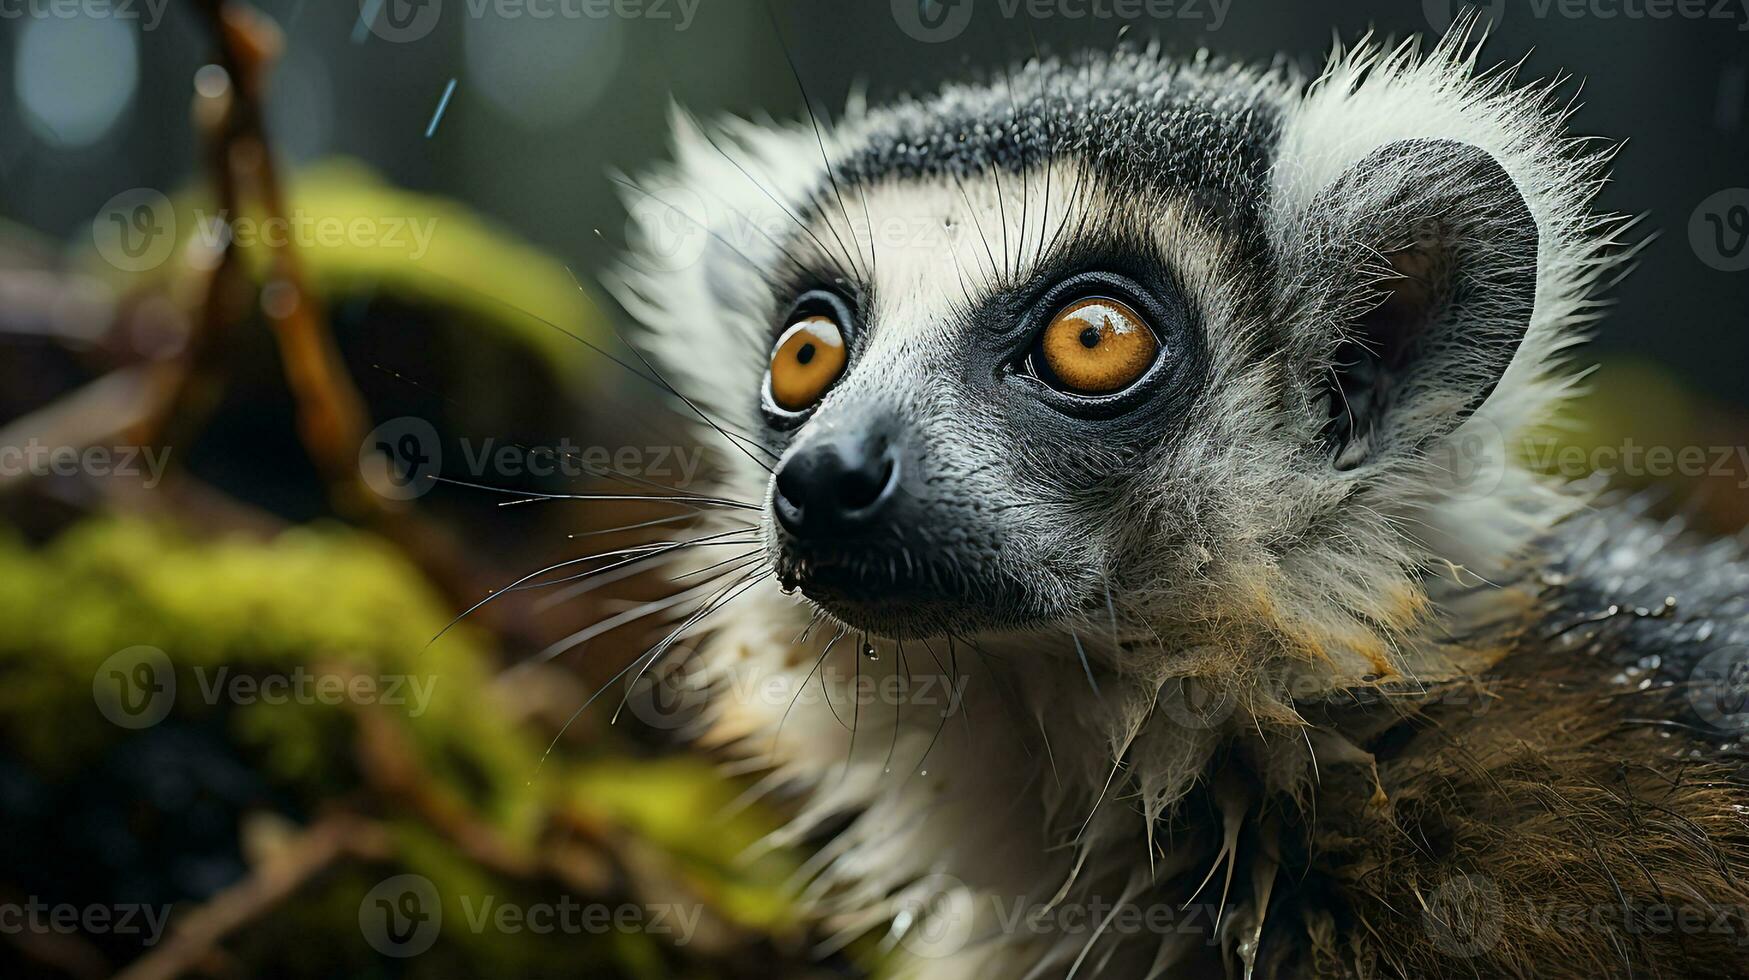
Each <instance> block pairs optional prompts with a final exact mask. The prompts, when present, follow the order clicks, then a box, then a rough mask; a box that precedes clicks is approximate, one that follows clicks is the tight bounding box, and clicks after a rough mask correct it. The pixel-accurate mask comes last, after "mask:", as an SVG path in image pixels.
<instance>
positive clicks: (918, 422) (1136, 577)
mask: <svg viewBox="0 0 1749 980" xmlns="http://www.w3.org/2000/svg"><path fill="white" fill-rule="evenodd" d="M1469 68H1470V65H1469V64H1468V63H1467V61H1466V59H1464V58H1463V57H1462V56H1461V55H1460V52H1459V45H1458V44H1457V43H1456V42H1451V43H1448V44H1447V45H1446V46H1444V47H1442V48H1441V49H1440V51H1439V52H1438V53H1436V54H1435V56H1433V57H1431V58H1428V59H1425V60H1417V59H1416V58H1415V57H1414V56H1412V55H1411V54H1409V53H1408V52H1407V51H1406V50H1404V51H1399V52H1398V53H1396V54H1393V55H1388V56H1387V55H1380V54H1379V53H1377V52H1361V53H1359V54H1356V55H1352V56H1349V57H1347V58H1339V59H1338V61H1337V62H1336V64H1335V66H1334V67H1333V68H1332V69H1331V72H1330V74H1329V75H1327V76H1326V77H1325V78H1323V79H1322V80H1320V81H1319V82H1317V83H1315V84H1313V85H1311V86H1306V85H1303V84H1302V83H1301V82H1300V81H1299V80H1298V79H1296V78H1295V77H1293V76H1291V75H1288V74H1283V73H1270V74H1265V73H1256V72H1252V71H1248V70H1244V69H1241V68H1237V67H1232V66H1227V65H1223V64H1219V63H1215V62H1212V61H1208V60H1206V59H1198V60H1196V61H1194V62H1190V63H1179V62H1174V61H1171V60H1167V59H1165V58H1163V57H1161V56H1160V55H1158V54H1157V53H1156V52H1153V51H1126V52H1120V53H1117V54H1114V55H1097V56H1091V57H1085V58H1082V59H1079V60H1072V61H1067V62H1049V61H1046V62H1033V63H1030V64H1028V65H1026V66H1024V67H1022V68H1020V69H1018V70H1017V71H1015V72H1012V73H1005V74H1002V75H1000V76H998V77H996V78H995V79H993V80H991V81H989V82H987V83H983V84H973V85H966V86H952V87H949V88H947V89H945V90H944V91H942V92H940V93H939V94H937V95H934V96H933V97H930V98H927V99H923V100H917V101H904V102H900V103H898V104H896V105H893V106H890V107H887V108H882V109H876V110H869V109H865V108H863V107H861V106H859V105H858V106H852V108H851V110H850V111H849V112H848V113H847V114H846V115H845V117H844V118H842V119H840V120H838V121H836V122H834V123H831V124H827V123H821V124H819V125H818V126H817V127H816V126H815V125H814V124H812V123H806V122H805V123H803V124H801V125H799V126H791V127H769V126H755V125H752V124H741V123H730V124H728V125H726V126H723V127H721V128H717V129H712V130H705V129H702V128H699V127H697V126H695V125H693V124H692V123H690V122H689V121H688V120H686V119H685V118H684V117H681V118H679V122H678V132H679V135H678V141H677V142H678V161H677V164H676V166H675V168H674V169H673V170H672V171H670V172H665V173H663V174H661V175H658V176H657V177H656V178H655V179H654V180H653V181H651V182H650V183H648V184H646V190H644V191H640V192H638V193H637V194H635V195H633V197H632V203H633V205H634V207H635V208H636V210H638V211H639V212H640V213H642V214H644V215H645V216H646V217H647V218H648V219H649V220H650V221H651V222H655V221H662V222H663V224H664V225H666V226H668V227H670V228H672V222H673V220H674V214H672V213H669V212H672V211H675V210H676V208H677V207H678V208H679V210H681V211H684V212H685V215H684V220H685V221H686V222H688V223H690V224H693V225H696V227H697V228H698V229H702V230H703V233H702V234H701V237H700V241H699V245H700V246H701V247H702V249H703V254H702V256H701V257H699V258H698V260H697V261H696V262H691V263H685V264H681V267H679V268H676V267H675V265H676V263H672V262H663V261H661V257H660V256H658V255H656V254H655V253H654V252H653V244H654V242H655V241H656V239H657V238H658V237H659V235H658V232H659V228H658V227H656V226H651V227H648V228H646V229H645V235H644V238H645V245H644V252H643V255H642V256H641V258H635V259H634V260H633V261H632V262H630V263H629V264H628V266H627V268H626V269H625V271H624V275H623V278H622V280H621V285H622V287H623V288H622V289H621V296H622V298H623V299H624V300H625V301H626V303H627V305H628V306H629V307H630V308H631V309H632V310H633V312H634V313H636V314H637V315H638V316H639V317H640V318H641V319H643V320H644V321H645V322H646V323H647V324H648V325H649V326H650V327H651V328H652V330H653V331H654V332H655V337H656V339H655V340H654V342H653V345H654V346H655V347H656V349H657V350H658V353H659V354H660V355H661V356H662V357H663V358H664V360H665V363H666V366H667V367H668V368H670V369H672V370H673V371H674V372H675V373H676V374H678V375H679V376H680V377H681V378H682V379H684V380H683V381H682V382H681V384H683V385H684V390H685V392H686V394H687V395H688V396H689V397H691V398H692V399H694V400H695V401H697V402H698V403H699V404H700V405H701V406H704V407H705V408H706V409H707V411H710V412H712V413H716V414H717V415H719V416H721V417H724V418H725V419H727V420H728V421H729V422H730V423H731V424H732V425H733V426H735V427H738V428H739V429H740V431H742V432H745V433H748V434H750V435H751V436H752V437H753V438H754V439H756V440H757V442H759V443H760V444H762V445H763V447H765V449H766V450H767V451H768V452H769V456H767V457H763V458H765V459H767V460H768V461H770V463H771V466H770V469H771V470H772V472H767V471H766V469H764V468H761V467H756V466H754V465H753V463H752V462H747V461H742V463H741V465H740V466H739V468H738V469H737V471H736V475H735V476H734V478H733V480H732V481H731V482H732V483H733V484H734V486H733V487H732V489H733V490H734V491H736V492H738V493H740V494H742V495H743V496H744V499H748V500H756V501H758V502H760V503H761V504H762V506H763V529H764V538H765V541H766V546H767V548H768V551H769V556H770V559H771V565H772V567H773V569H774V573H775V575H776V576H777V577H778V578H779V579H780V580H781V581H782V582H783V583H784V584H786V585H789V586H793V587H796V588H799V590H800V592H801V593H802V594H803V595H804V596H805V597H806V598H807V599H808V600H810V601H811V602H812V603H815V604H817V605H818V607H819V608H821V609H823V610H825V611H826V612H827V613H829V614H830V615H831V616H833V617H835V618H836V619H838V620H840V621H842V623H844V624H847V625H848V626H849V627H851V628H854V629H860V630H867V631H870V632H874V633H878V634H883V635H891V636H898V637H904V636H909V635H924V636H929V635H939V634H941V633H943V632H958V633H962V634H963V633H968V632H974V631H1009V630H1038V629H1052V628H1063V629H1068V630H1075V629H1088V630H1094V631H1096V628H1094V627H1092V626H1091V624H1096V623H1103V622H1105V619H1106V616H1107V615H1108V614H1110V613H1112V612H1114V611H1116V610H1121V611H1123V612H1124V613H1125V614H1126V618H1133V619H1141V620H1144V621H1147V622H1149V623H1151V624H1158V623H1159V622H1161V621H1168V622H1177V623H1201V624H1205V625H1207V626H1210V627H1221V626H1223V625H1232V624H1253V625H1258V626H1260V627H1261V628H1265V631H1266V632H1270V633H1271V634H1272V635H1275V636H1277V637H1278V639H1280V641H1281V643H1282V644H1283V645H1285V647H1288V648H1297V649H1290V650H1289V651H1288V652H1290V653H1302V654H1307V655H1309V656H1313V657H1317V656H1325V657H1329V658H1336V659H1339V658H1340V657H1342V656H1348V657H1351V658H1355V659H1354V661H1353V662H1354V663H1355V664H1356V665H1358V668H1357V670H1356V673H1357V674H1359V673H1374V674H1377V673H1380V672H1381V671H1383V672H1388V671H1389V670H1390V663H1389V661H1390V657H1389V655H1388V650H1387V648H1388V647H1390V646H1391V645H1392V640H1391V638H1390V636H1391V632H1392V630H1394V629H1399V628H1402V627H1404V626H1405V625H1406V624H1407V623H1408V622H1409V621H1410V620H1412V619H1414V618H1415V617H1416V616H1418V615H1419V612H1420V610H1421V608H1422V607H1423V606H1424V605H1425V603H1424V601H1423V596H1424V589H1423V587H1422V585H1421V582H1422V580H1423V577H1424V576H1425V575H1426V574H1427V572H1428V569H1429V568H1430V567H1431V566H1432V565H1433V564H1434V563H1435V562H1439V561H1443V562H1453V563H1459V564H1470V565H1474V564H1477V563H1481V562H1484V561H1486V560H1489V559H1492V558H1497V557H1499V556H1500V555H1502V554H1504V553H1505V552H1506V551H1507V550H1509V544H1508V542H1510V541H1512V540H1513V539H1515V538H1520V537H1521V535H1522V533H1523V529H1522V527H1521V526H1520V525H1519V524H1517V523H1515V522H1514V521H1513V520H1511V519H1510V518H1511V517H1512V516H1513V515H1518V514H1520V513H1521V512H1522V511H1523V510H1524V508H1522V507H1519V506H1517V504H1518V503H1521V502H1522V500H1523V499H1526V498H1527V497H1528V496H1530V495H1531V493H1532V491H1531V489H1530V485H1529V484H1528V483H1527V482H1525V481H1523V480H1521V479H1520V478H1519V477H1518V476H1517V475H1516V474H1512V473H1508V474H1506V475H1505V476H1504V477H1502V476H1501V475H1500V474H1499V473H1495V474H1493V476H1491V477H1490V478H1489V485H1488V486H1485V487H1480V488H1475V487H1470V486H1466V485H1465V484H1464V483H1463V479H1464V478H1465V477H1466V476H1467V474H1466V473H1464V472H1461V470H1462V468H1463V467H1464V466H1465V465H1467V464H1468V463H1469V462H1470V460H1469V459H1468V458H1467V456H1466V455H1465V454H1464V453H1458V454H1455V455H1454V453H1453V451H1452V449H1453V446H1454V445H1457V443H1456V442H1455V440H1459V439H1463V440H1467V441H1466V442H1465V443H1464V445H1467V446H1470V447H1474V446H1476V445H1478V444H1480V445H1484V446H1488V445H1498V444H1499V443H1500V441H1501V440H1500V438H1499V435H1500V433H1503V432H1510V431H1511V430H1512V429H1513V428H1515V427H1516V426H1517V425H1518V424H1519V423H1520V422H1521V421H1522V420H1524V419H1526V418H1527V417H1529V416H1530V415H1531V414H1532V413H1533V412H1534V411H1535V410H1536V409H1537V408H1538V407H1539V406H1540V405H1541V404H1543V403H1544V402H1546V401H1547V400H1548V399H1549V398H1550V397H1552V395H1553V394H1554V393H1555V392H1556V391H1557V390H1558V389H1559V387H1560V385H1559V383H1557V382H1553V381H1549V380H1548V379H1547V368H1548V366H1549V363H1550V361H1551V358H1552V356H1553V355H1554V353H1555V352H1556V351H1557V350H1558V349H1560V347H1561V346H1563V345H1564V344H1565V343H1566V342H1567V341H1566V339H1565V337H1564V335H1563V334H1562V333H1561V331H1560V330H1558V329H1557V328H1556V325H1557V324H1560V323H1562V322H1563V321H1565V322H1567V323H1571V322H1572V321H1573V319H1574V318H1575V314H1578V313H1581V312H1582V310H1583V309H1584V293H1585V285H1586V284H1587V283H1588V282H1589V281H1590V280H1591V279H1592V278H1593V277H1594V275H1595V271H1596V267H1597V266H1598V264H1599V259H1598V256H1597V245H1596V243H1595V240H1594V239H1595V236H1594V235H1593V234H1591V233H1593V232H1594V231H1595V229H1594V228H1593V227H1592V226H1591V225H1589V224H1587V223H1586V222H1587V220H1588V219H1585V218H1584V217H1583V216H1584V213H1585V212H1584V206H1583V202H1584V199H1585V198H1586V196H1587V195H1588V194H1589V193H1590V192H1591V190H1593V189H1594V186H1595V182H1596V179H1597V173H1596V163H1595V161H1594V160H1591V159H1589V158H1586V157H1583V156H1580V155H1577V154H1576V152H1575V151H1573V149H1572V147H1571V146H1569V145H1568V144H1567V143H1565V142H1564V141H1563V138H1562V137H1561V136H1560V135H1559V133H1558V128H1559V127H1558V120H1557V119H1556V118H1555V117H1554V115H1553V114H1551V113H1549V112H1548V111H1547V110H1546V107H1545V106H1544V104H1543V102H1542V101H1541V100H1542V98H1544V97H1546V95H1545V96H1527V95H1525V94H1523V93H1522V92H1515V91H1512V90H1511V89H1509V88H1508V87H1507V83H1506V82H1505V81H1504V80H1502V79H1495V80H1483V81H1476V80H1473V79H1471V78H1469V75H1470V71H1469ZM674 188H680V190H679V191H678V193H676V192H675V191H674ZM645 195H648V196H647V197H646V196H645ZM676 201H679V202H687V203H683V204H681V205H678V206H677V205H676V204H675V203H674V202H676ZM688 204H689V205H690V206H688ZM1482 437H1485V438H1482ZM1479 438H1480V440H1481V441H1480V442H1478V439H1479ZM1493 461H1494V462H1498V456H1497V455H1496V456H1495V458H1494V460H1493ZM1454 462H1455V463H1456V471H1454V465H1453V464H1454ZM1496 518H1498V519H1496ZM1447 567H1449V566H1447Z"/></svg>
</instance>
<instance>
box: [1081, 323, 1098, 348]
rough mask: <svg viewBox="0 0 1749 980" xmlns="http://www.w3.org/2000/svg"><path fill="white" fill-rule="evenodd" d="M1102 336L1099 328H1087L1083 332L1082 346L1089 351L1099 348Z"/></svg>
mask: <svg viewBox="0 0 1749 980" xmlns="http://www.w3.org/2000/svg"><path fill="white" fill-rule="evenodd" d="M1100 336H1101V334H1100V332H1099V328H1098V327H1087V328H1086V329H1084V330H1082V331H1081V346H1082V347H1085V348H1087V349H1088V350H1092V349H1093V348H1095V347H1098V346H1099V338H1100Z"/></svg>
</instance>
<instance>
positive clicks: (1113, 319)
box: [1039, 297, 1160, 395]
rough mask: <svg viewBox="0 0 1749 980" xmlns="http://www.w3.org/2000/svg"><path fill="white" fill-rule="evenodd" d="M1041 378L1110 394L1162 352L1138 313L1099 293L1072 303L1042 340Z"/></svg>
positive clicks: (1088, 391)
mask: <svg viewBox="0 0 1749 980" xmlns="http://www.w3.org/2000/svg"><path fill="white" fill-rule="evenodd" d="M1039 353H1040V355H1041V360H1042V362H1043V367H1044V368H1045V371H1044V372H1041V373H1042V374H1043V375H1044V378H1045V380H1046V381H1048V382H1052V383H1053V387H1059V388H1062V389H1064V390H1067V391H1070V392H1073V393H1075V394H1078V395H1109V394H1111V393H1112V392H1116V391H1122V390H1123V389H1125V388H1128V387H1129V386H1130V385H1132V384H1135V383H1136V381H1137V379H1139V378H1140V377H1141V376H1142V375H1143V374H1145V373H1146V372H1147V370H1148V367H1149V366H1150V365H1152V364H1153V363H1154V358H1155V357H1156V356H1157V355H1158V354H1159V353H1160V341H1159V339H1158V338H1156V337H1155V336H1154V331H1153V330H1152V329H1150V328H1149V327H1148V324H1147V322H1146V321H1144V320H1143V319H1142V316H1141V314H1139V313H1137V312H1136V311H1135V310H1132V309H1130V308H1129V307H1128V306H1126V305H1124V304H1123V303H1120V302H1118V301H1117V300H1115V299H1106V298H1103V297H1099V298H1094V299H1084V300H1080V301H1079V302H1076V303H1072V304H1070V305H1069V306H1067V307H1065V308H1064V309H1063V311H1062V312H1061V313H1058V314H1057V315H1056V316H1055V317H1054V318H1053V319H1052V320H1051V322H1050V325H1049V326H1047V327H1045V332H1044V336H1043V337H1041V338H1040V352H1039Z"/></svg>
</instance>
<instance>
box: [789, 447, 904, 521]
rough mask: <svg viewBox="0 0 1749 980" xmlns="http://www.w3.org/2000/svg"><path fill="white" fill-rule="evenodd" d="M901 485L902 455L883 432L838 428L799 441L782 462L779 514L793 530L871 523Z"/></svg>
mask: <svg viewBox="0 0 1749 980" xmlns="http://www.w3.org/2000/svg"><path fill="white" fill-rule="evenodd" d="M898 485H899V459H898V454H897V453H896V452H894V450H893V446H892V444H891V443H890V441H889V440H888V439H886V438H885V437H884V436H879V435H874V434H852V433H833V434H829V435H825V436H822V437H818V438H815V439H813V440H811V441H809V442H807V443H805V444H803V445H800V446H797V447H796V448H795V449H794V450H792V451H791V452H790V454H789V455H788V456H785V457H784V459H783V462H781V463H779V464H778V467H777V494H776V501H775V502H776V511H777V519H778V521H779V522H780V523H781V524H783V526H784V527H785V528H786V529H788V530H789V532H790V533H791V534H794V535H796V536H798V537H807V536H811V535H819V534H843V533H846V532H850V531H855V530H857V529H859V528H862V527H866V526H867V525H869V524H870V523H872V522H873V521H874V520H875V519H876V518H877V517H879V516H880V514H881V512H882V511H884V510H885V509H886V507H887V503H888V501H890V500H892V498H893V494H894V492H895V490H896V489H897V488H898Z"/></svg>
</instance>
